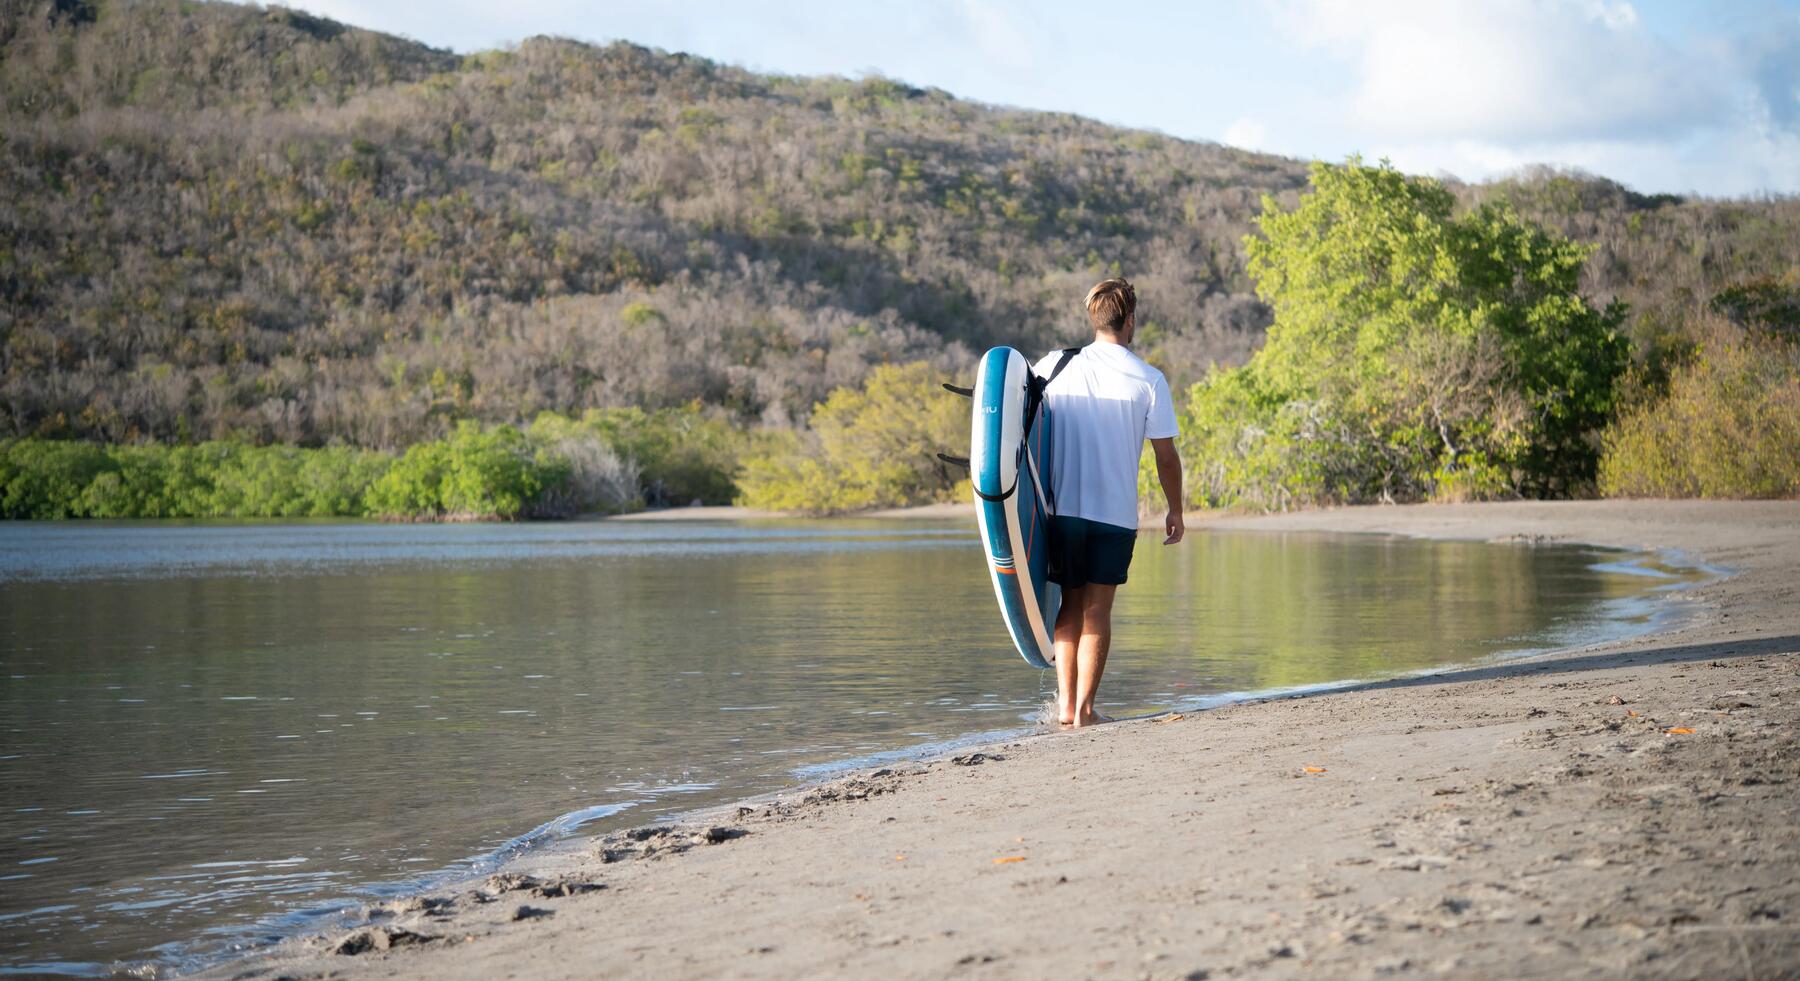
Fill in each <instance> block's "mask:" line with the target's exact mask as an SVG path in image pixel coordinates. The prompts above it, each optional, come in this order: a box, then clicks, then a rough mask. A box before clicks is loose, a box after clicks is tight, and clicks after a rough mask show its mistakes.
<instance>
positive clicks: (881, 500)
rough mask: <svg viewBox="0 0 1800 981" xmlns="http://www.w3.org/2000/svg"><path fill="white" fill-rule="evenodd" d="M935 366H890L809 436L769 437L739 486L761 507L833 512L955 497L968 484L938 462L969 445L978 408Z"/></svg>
mask: <svg viewBox="0 0 1800 981" xmlns="http://www.w3.org/2000/svg"><path fill="white" fill-rule="evenodd" d="M942 380H943V376H942V374H941V373H940V372H938V371H937V370H936V369H935V368H933V367H932V366H931V365H930V364H927V363H924V362H914V363H912V364H906V365H883V366H881V367H878V368H876V369H874V370H873V371H872V372H870V374H869V378H868V381H867V382H866V383H865V384H864V385H863V386H861V387H859V388H840V389H838V390H837V391H835V392H832V393H831V396H830V397H829V398H827V399H826V400H825V401H824V402H823V403H821V404H820V405H819V406H818V407H817V408H816V409H815V410H814V412H813V414H812V429H811V431H810V432H808V433H806V434H803V435H802V434H780V435H768V436H765V437H764V443H763V446H761V447H760V448H759V449H758V450H757V451H755V452H752V453H750V454H749V455H748V456H747V457H746V459H745V460H744V468H743V475H742V477H741V478H740V480H739V485H740V486H741V487H742V488H743V497H742V500H743V503H745V504H747V505H750V506H751V507H759V508H773V509H776V510H783V511H801V512H806V513H812V514H828V513H832V512H839V511H854V510H859V509H863V508H875V507H901V506H905V505H912V504H925V503H929V502H932V501H942V500H948V499H950V498H951V497H952V496H953V495H954V494H955V492H956V490H957V489H958V488H961V487H964V486H965V484H966V481H965V480H964V479H963V478H964V475H963V474H962V472H961V471H960V470H957V469H954V468H952V467H951V466H950V465H948V464H945V463H943V462H942V461H940V460H938V459H937V456H936V455H937V453H939V452H941V451H942V450H944V449H945V448H948V447H956V446H965V445H967V443H968V439H969V404H968V402H967V401H965V400H962V399H958V398H953V397H952V396H950V395H949V394H948V393H946V392H945V391H944V390H943V388H942V387H941V384H942Z"/></svg>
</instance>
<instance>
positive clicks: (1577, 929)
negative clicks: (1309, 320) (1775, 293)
mask: <svg viewBox="0 0 1800 981" xmlns="http://www.w3.org/2000/svg"><path fill="white" fill-rule="evenodd" d="M1193 524H1194V525H1195V526H1211V527H1216V528H1222V529H1230V530H1232V531H1234V532H1235V531H1242V532H1246V533H1248V532H1252V531H1254V532H1269V531H1280V530H1284V529H1291V530H1302V529H1304V530H1328V531H1380V532H1391V533H1401V534H1415V535H1433V536H1446V537H1459V538H1475V539H1484V540H1503V541H1507V542H1511V543H1514V544H1510V545H1508V546H1506V547H1530V544H1529V543H1531V542H1537V541H1579V542H1588V543H1595V544H1603V545H1617V546H1631V547H1651V548H1675V549H1681V550H1684V551H1686V552H1687V553H1689V554H1690V555H1692V556H1695V557H1697V558H1700V559H1703V560H1705V561H1707V562H1711V563H1717V564H1720V565H1723V566H1729V567H1731V568H1732V569H1733V570H1734V571H1735V575H1733V576H1731V577H1730V578H1726V579H1722V580H1720V581H1716V582H1713V583H1710V584H1708V585H1705V586H1701V587H1698V588H1697V589H1694V590H1690V591H1688V592H1686V593H1685V594H1683V595H1682V597H1681V598H1679V599H1673V600H1670V602H1672V603H1678V604H1683V605H1685V606H1687V607H1689V608H1691V611H1692V615H1691V616H1689V617H1688V618H1687V619H1686V620H1685V622H1684V623H1683V624H1682V626H1680V627H1679V628H1677V629H1674V630H1671V631H1668V632H1664V633H1661V634H1658V635H1654V636H1649V637H1642V638H1637V639H1634V640H1631V641H1626V642H1619V643H1612V644H1608V645H1603V646H1596V647H1588V648H1580V649H1574V650H1568V651H1561V652H1557V653H1555V654H1550V655H1545V656H1541V657H1536V658H1532V659H1529V660H1524V661H1511V662H1506V663H1501V664H1494V665H1488V666H1482V667H1476V668H1470V669H1464V670H1457V671H1451V672H1448V673H1443V674H1438V675H1433V676H1428V677H1422V678H1412V679H1406V680H1400V681H1389V682H1382V683H1374V684H1368V685H1364V686H1360V687H1356V688H1350V689H1344V690H1338V691H1333V692H1330V693H1325V694H1316V695H1308V696H1305V697H1298V698H1283V699H1279V700H1273V701H1265V702H1257V703H1250V704H1240V705H1235V706H1231V707H1227V708H1221V709H1217V710H1213V711H1207V712H1199V713H1190V714H1187V715H1186V716H1183V717H1174V716H1163V717H1160V718H1155V719H1149V720H1141V721H1132V722H1125V723H1120V724H1116V725H1110V726H1103V727H1100V728H1097V729H1093V730H1087V731H1083V732H1079V733H1046V734H1044V735H1041V736H1035V737H1031V738H1025V739H1020V740H1017V741H1015V742H1012V743H1008V744H1002V745H995V746H992V747H986V748H984V749H982V750H981V751H980V753H979V754H968V753H965V754H964V755H963V756H962V757H960V758H958V759H939V760H929V761H922V762H917V763H909V764H903V765H898V766H894V767H890V768H885V769H881V770H875V771H868V772H863V773H859V774H855V775H853V776H850V777H847V778H844V779H840V780H837V781H834V782H832V783H829V784H825V785H821V786H814V787H809V788H798V789H796V790H793V791H790V792H788V793H784V794H780V795H778V796H776V797H774V798H769V799H763V800H759V801H754V802H748V803H747V804H745V805H740V806H734V807H729V808H723V809H718V810H714V811H711V812H707V813H704V814H701V815H698V816H696V817H695V819H694V820H692V821H691V822H688V823H685V824H683V825H681V826H679V827H675V828H671V829H667V830H657V829H640V830H638V831H636V832H632V833H625V834H619V835H615V836H612V837H610V838H608V839H607V840H605V841H600V842H592V843H589V844H587V845H585V846H584V847H582V848H581V849H580V850H579V851H569V852H565V853H560V854H551V855H543V856H538V857H537V858H535V859H533V860H531V862H530V863H528V864H526V865H523V866H521V867H520V869H519V870H518V871H517V872H516V873H512V874H511V875H510V876H502V877H495V878H494V879H491V880H489V881H488V882H486V883H478V884H476V885H475V886H472V887H469V888H465V889H460V890H451V891H446V892H444V893H442V894H440V895H434V896H429V897H420V898H417V899H414V900H411V901H409V902H406V903H402V904H396V905H394V906H391V907H388V908H383V909H378V910H374V911H372V916H371V920H370V923H369V924H368V925H366V926H362V927H359V928H357V929H355V930H353V931H350V932H347V933H337V934H333V935H331V936H329V937H316V938H303V939H300V940H297V941H294V942H291V943H289V944H287V945H285V946H284V947H282V948H280V949H279V950H278V952H277V953H276V954H275V955H274V956H265V957H260V958H258V959H253V960H246V961H239V962H236V963H233V964H229V965H225V966H223V967H220V968H217V969H215V970H214V971H212V972H210V973H211V974H212V975H213V976H216V977H269V978H273V977H276V976H283V977H324V976H331V977H350V978H361V977H388V976H394V977H450V978H500V977H517V978H565V977H570V978H572V977H594V976H608V977H612V976H632V977H658V978H668V977H674V978H700V977H719V976H730V977H770V978H778V977H779V978H788V977H794V976H806V977H845V976H847V977H882V978H892V977H920V978H939V977H971V978H984V977H989V978H1037V977H1051V976H1056V977H1071V978H1081V977H1152V978H1199V977H1211V978H1227V977H1287V976H1314V977H1321V978H1339V977H1348V978H1361V977H1375V976H1426V975H1448V976H1456V977H1634V978H1638V977H1650V978H1658V977H1669V978H1693V977H1742V978H1779V977H1795V976H1800V848H1797V847H1796V846H1797V845H1800V726H1797V723H1800V654H1797V652H1800V502H1773V503H1707V502H1691V503H1689V502H1681V503H1675V502H1602V503H1554V504H1490V505H1469V506H1426V507H1388V508H1359V509H1344V510H1334V511H1315V512H1306V513H1300V514H1293V515H1280V516H1270V517H1258V518H1223V519H1221V518H1216V517H1206V516H1196V517H1195V518H1194V520H1193ZM1128 644H1129V639H1128V638H1123V637H1122V638H1120V644H1119V646H1120V647H1121V649H1122V650H1128V647H1127V645H1128ZM1121 656H1129V654H1128V653H1125V654H1122V655H1121Z"/></svg>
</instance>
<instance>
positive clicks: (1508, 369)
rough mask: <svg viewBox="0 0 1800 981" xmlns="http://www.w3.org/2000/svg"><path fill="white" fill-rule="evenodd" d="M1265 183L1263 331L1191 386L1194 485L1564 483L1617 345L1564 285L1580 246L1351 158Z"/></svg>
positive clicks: (1540, 489)
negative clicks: (1288, 200)
mask: <svg viewBox="0 0 1800 981" xmlns="http://www.w3.org/2000/svg"><path fill="white" fill-rule="evenodd" d="M1311 185H1312V189H1311V193H1309V194H1307V195H1306V196H1305V197H1303V198H1302V199H1301V201H1300V203H1299V204H1298V206H1296V207H1294V208H1292V209H1284V208H1282V207H1281V206H1280V204H1279V203H1278V202H1276V201H1274V200H1273V199H1269V200H1265V202H1264V210H1263V214H1262V217H1261V218H1260V219H1259V221H1258V225H1259V229H1260V231H1261V237H1259V238H1256V239H1253V240H1251V242H1250V243H1249V254H1250V258H1249V269H1250V272H1251V274H1252V275H1253V276H1254V277H1255V278H1256V282H1257V290H1258V292H1259V293H1260V295H1261V296H1262V297H1263V298H1264V300H1265V301H1267V302H1268V303H1269V304H1270V306H1271V307H1273V309H1274V311H1275V323H1274V325H1273V326H1271V327H1270V329H1269V333H1268V337H1267V340H1266V342H1265V344H1264V346H1263V348H1262V349H1261V350H1260V351H1258V352H1257V354H1256V355H1255V357H1254V358H1252V359H1251V360H1250V361H1249V363H1247V364H1245V365H1244V366H1242V367H1239V368H1233V369H1222V370H1215V371H1214V372H1213V373H1212V374H1211V375H1209V377H1208V378H1206V379H1205V380H1204V381H1202V382H1200V383H1199V384H1197V385H1196V386H1194V388H1193V390H1192V392H1191V401H1190V404H1189V406H1188V409H1187V413H1186V416H1187V419H1186V426H1185V429H1186V433H1187V434H1186V437H1185V440H1186V443H1187V447H1188V456H1189V458H1190V459H1192V460H1194V461H1195V463H1196V464H1197V469H1198V470H1199V478H1200V479H1199V480H1197V481H1195V482H1194V486H1195V490H1196V492H1197V493H1198V495H1199V497H1200V499H1201V501H1202V502H1203V503H1207V504H1212V505H1249V506H1257V507H1265V508H1281V507H1287V506H1290V505H1296V504H1314V503H1330V502H1356V501H1372V500H1417V499H1447V498H1465V497H1493V496H1502V495H1519V494H1524V495H1531V496H1550V495H1559V494H1568V493H1571V492H1573V491H1576V490H1579V489H1580V488H1581V487H1583V486H1584V485H1586V484H1588V483H1591V481H1592V479H1593V473H1594V464H1595V450H1594V441H1593V433H1594V432H1595V431H1596V430H1597V429H1599V427H1601V426H1602V425H1604V424H1605V423H1606V421H1607V420H1608V419H1609V418H1610V413H1611V410H1612V399H1613V392H1614V382H1615V380H1616V378H1617V377H1618V375H1619V374H1620V372H1621V371H1623V370H1624V368H1625V365H1626V363H1627V361H1628V359H1629V345H1628V342H1627V341H1626V340H1625V339H1624V338H1623V337H1622V336H1620V334H1619V331H1618V329H1617V328H1618V326H1619V324H1620V322H1621V321H1622V319H1623V316H1624V313H1623V311H1622V310H1619V309H1616V308H1609V309H1607V310H1597V309H1595V308H1594V307H1593V306H1592V305H1591V304H1590V303H1589V302H1588V301H1587V300H1586V299H1585V298H1584V297H1583V296H1582V295H1581V294H1580V292H1579V281H1580V276H1581V271H1582V266H1583V262H1584V260H1585V259H1586V256H1587V252H1588V250H1586V249H1584V248H1583V247H1582V246H1580V245H1577V244H1575V243H1572V242H1570V241H1568V240H1567V239H1565V238H1563V237H1562V236H1560V235H1556V234H1554V233H1551V232H1547V231H1545V230H1544V229H1542V228H1540V227H1538V226H1536V225H1534V224H1532V223H1530V222H1527V221H1524V220H1522V219H1521V218H1520V217H1519V216H1518V215H1517V214H1516V213H1515V212H1514V211H1512V210H1511V209H1509V208H1506V207H1504V206H1500V205H1492V204H1484V205H1481V206H1478V207H1476V208H1474V209H1473V210H1471V211H1469V212H1467V213H1464V214H1460V215H1459V214H1457V213H1456V208H1455V205H1456V202H1455V197H1454V196H1453V195H1452V194H1451V193H1450V191H1449V190H1448V189H1446V188H1445V187H1444V186H1443V185H1442V184H1440V183H1438V182H1437V181H1433V180H1428V179H1421V178H1411V177H1407V176H1405V175H1403V174H1401V173H1399V172H1397V171H1395V170H1394V169H1392V168H1391V167H1389V166H1387V165H1386V164H1382V165H1380V166H1375V167H1369V166H1364V165H1363V164H1362V163H1361V161H1360V160H1356V159H1352V160H1351V161H1349V162H1348V163H1347V164H1345V165H1342V166H1332V165H1326V164H1318V165H1315V166H1314V168H1313V172H1312V178H1311Z"/></svg>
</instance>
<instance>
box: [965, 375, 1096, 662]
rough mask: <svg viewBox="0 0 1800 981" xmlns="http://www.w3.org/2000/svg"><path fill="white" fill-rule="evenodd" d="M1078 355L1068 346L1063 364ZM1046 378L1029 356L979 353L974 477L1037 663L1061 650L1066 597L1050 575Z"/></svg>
mask: <svg viewBox="0 0 1800 981" xmlns="http://www.w3.org/2000/svg"><path fill="white" fill-rule="evenodd" d="M1073 354H1074V352H1073V350H1071V351H1067V352H1064V356H1063V359H1062V361H1061V362H1060V363H1059V364H1058V365H1057V370H1058V371H1060V370H1061V369H1062V367H1063V365H1065V364H1067V363H1068V360H1069V358H1070V357H1072V356H1073ZM1051 377H1052V378H1054V377H1055V375H1054V374H1052V375H1051ZM1046 384H1048V382H1046V381H1044V380H1042V379H1039V378H1036V377H1035V376H1033V374H1032V371H1031V362H1029V361H1027V360H1026V359H1025V355H1023V354H1021V353H1019V352H1018V351H1016V350H1014V349H1013V348H1010V347H996V348H993V349H991V350H989V351H988V352H987V353H986V354H984V355H982V356H981V365H980V367H979V368H978V369H977V370H976V373H975V386H974V388H973V390H972V391H971V392H970V393H969V395H970V397H971V398H972V399H973V401H974V407H973V412H972V413H971V416H972V419H971V423H970V430H969V481H970V483H972V484H973V485H974V488H975V514H976V520H977V521H978V522H979V524H980V526H981V541H982V546H983V549H984V551H985V553H986V559H987V565H988V576H989V577H990V578H991V579H993V582H994V596H995V598H996V599H998V600H999V601H1000V613H1001V616H1002V618H1003V619H1004V620H1005V621H1006V629H1007V632H1008V633H1010V634H1011V635H1012V640H1013V646H1014V647H1017V648H1018V650H1019V654H1020V655H1021V656H1022V657H1024V658H1025V661H1026V662H1027V663H1028V664H1030V665H1031V666H1032V667H1037V668H1047V667H1049V666H1050V662H1051V661H1052V660H1054V659H1055V657H1056V650H1055V647H1054V646H1053V643H1052V635H1053V634H1054V633H1055V629H1056V611H1057V608H1058V606H1059V605H1060V604H1061V601H1062V589H1061V587H1059V586H1057V585H1056V584H1055V583H1053V582H1051V581H1050V580H1049V578H1048V575H1047V573H1048V571H1049V569H1048V566H1049V562H1048V558H1049V552H1050V550H1049V547H1048V542H1047V538H1048V536H1049V532H1050V516H1051V515H1052V514H1054V513H1055V502H1054V499H1053V497H1052V496H1051V495H1052V490H1051V483H1050V472H1049V466H1050V460H1051V457H1050V441H1051V439H1052V438H1053V435H1054V433H1053V427H1052V421H1051V419H1050V413H1049V412H1048V411H1047V409H1046V407H1045V405H1044V403H1043V395H1042V393H1043V387H1044V385H1046Z"/></svg>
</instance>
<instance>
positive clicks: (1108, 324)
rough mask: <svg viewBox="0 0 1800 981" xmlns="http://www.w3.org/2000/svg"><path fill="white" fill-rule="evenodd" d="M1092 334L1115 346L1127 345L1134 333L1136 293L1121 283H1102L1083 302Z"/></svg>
mask: <svg viewBox="0 0 1800 981" xmlns="http://www.w3.org/2000/svg"><path fill="white" fill-rule="evenodd" d="M1081 302H1082V305H1083V306H1086V307H1087V315H1088V323H1089V324H1090V325H1092V326H1093V328H1094V334H1095V336H1097V337H1100V338H1103V339H1105V340H1109V341H1113V342H1115V343H1118V344H1130V343H1131V335H1132V334H1133V333H1134V332H1135V331H1136V329H1137V318H1136V317H1135V316H1134V315H1135V314H1136V313H1137V291H1136V290H1134V289H1132V288H1131V284H1130V283H1128V282H1126V281H1125V280H1124V279H1121V278H1119V277H1114V278H1112V279H1103V280H1101V281H1100V282H1098V283H1095V284H1094V288H1093V289H1091V290H1088V292H1087V298H1086V299H1084V300H1082V301H1081Z"/></svg>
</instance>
